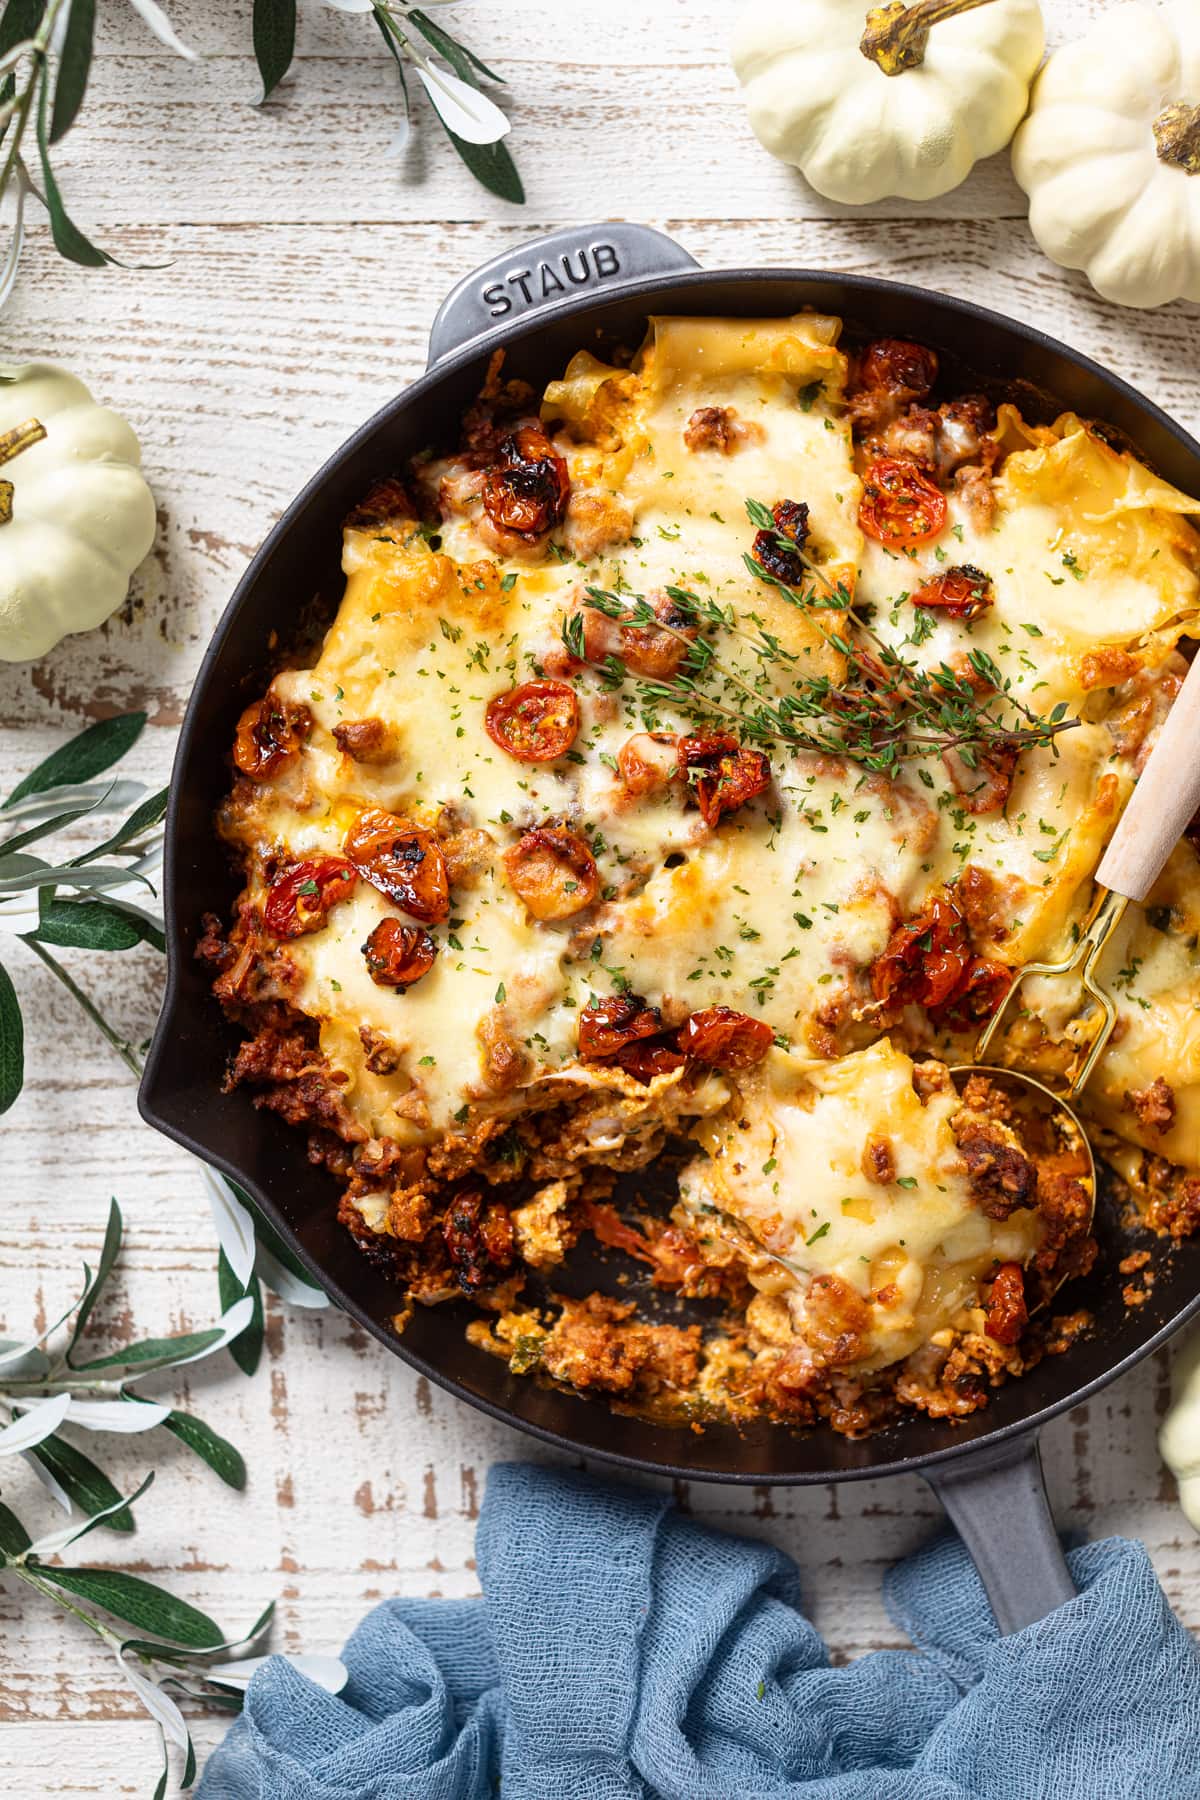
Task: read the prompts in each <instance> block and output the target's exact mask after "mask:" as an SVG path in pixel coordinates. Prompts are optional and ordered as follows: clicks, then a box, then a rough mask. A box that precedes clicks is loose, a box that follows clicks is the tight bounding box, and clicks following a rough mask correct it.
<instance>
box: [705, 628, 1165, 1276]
mask: <svg viewBox="0 0 1200 1800" xmlns="http://www.w3.org/2000/svg"><path fill="white" fill-rule="evenodd" d="M1198 808H1200V656H1197V658H1196V659H1195V660H1194V661H1193V662H1192V664H1191V667H1190V668H1189V669H1188V672H1187V676H1186V678H1185V680H1184V683H1183V686H1182V687H1181V688H1180V690H1179V693H1178V694H1177V695H1176V698H1175V703H1174V705H1173V706H1172V707H1171V710H1170V712H1169V713H1168V714H1167V718H1166V721H1165V723H1164V725H1163V727H1162V730H1161V731H1160V733H1159V737H1158V742H1157V743H1156V744H1155V746H1154V749H1153V750H1152V752H1151V754H1150V756H1149V757H1148V758H1147V761H1146V766H1145V768H1144V769H1143V770H1142V773H1141V776H1140V777H1139V779H1138V782H1137V785H1136V787H1135V788H1134V791H1133V793H1132V795H1131V796H1130V799H1129V803H1128V805H1127V806H1126V808H1125V810H1124V812H1123V813H1122V815H1121V818H1120V820H1119V822H1118V824H1117V828H1116V830H1115V831H1114V833H1113V835H1112V838H1111V839H1110V840H1109V844H1108V848H1107V850H1106V851H1105V853H1104V856H1103V857H1102V859H1101V862H1100V866H1099V868H1098V869H1097V870H1096V875H1095V882H1096V894H1095V897H1094V899H1093V902H1092V906H1091V909H1090V911H1089V913H1088V917H1087V920H1086V921H1085V923H1084V926H1083V929H1082V930H1081V932H1080V934H1079V937H1078V940H1077V941H1076V943H1075V945H1074V948H1073V949H1072V951H1071V954H1070V956H1067V957H1064V958H1063V959H1062V960H1061V961H1059V962H1030V963H1025V964H1024V965H1023V966H1022V967H1021V968H1019V969H1018V970H1017V971H1016V973H1015V974H1014V976H1013V980H1012V985H1011V986H1010V987H1009V989H1008V992H1007V993H1006V994H1005V996H1004V999H1003V1000H1002V1001H1001V1003H1000V1005H999V1007H998V1008H997V1010H996V1012H995V1013H994V1014H993V1015H992V1018H991V1019H990V1020H989V1022H988V1024H987V1025H986V1027H985V1028H984V1030H983V1031H982V1032H981V1034H980V1036H979V1039H978V1041H977V1043H976V1045H975V1050H974V1054H973V1058H972V1061H971V1062H969V1063H959V1064H956V1065H954V1066H953V1067H952V1068H951V1070H950V1076H951V1079H952V1080H953V1082H954V1084H955V1087H956V1088H957V1089H959V1090H960V1091H961V1089H962V1088H963V1087H964V1086H965V1085H966V1083H967V1081H968V1080H969V1079H970V1078H971V1077H972V1076H973V1075H985V1076H987V1077H989V1078H990V1079H991V1080H992V1081H994V1082H996V1083H997V1084H998V1085H1000V1086H1001V1087H1004V1088H1007V1089H1008V1090H1009V1092H1010V1093H1012V1095H1013V1096H1014V1098H1015V1099H1016V1100H1017V1103H1018V1105H1020V1106H1022V1107H1026V1108H1028V1110H1029V1112H1030V1113H1031V1114H1033V1115H1034V1118H1035V1120H1036V1121H1037V1122H1038V1123H1039V1124H1040V1125H1041V1127H1042V1128H1043V1129H1044V1130H1045V1132H1046V1133H1048V1141H1049V1142H1051V1143H1052V1144H1054V1145H1055V1146H1057V1147H1059V1148H1061V1149H1064V1150H1067V1151H1073V1152H1075V1153H1076V1154H1077V1155H1080V1156H1082V1157H1083V1158H1084V1160H1085V1163H1086V1168H1085V1170H1084V1171H1083V1173H1081V1175H1080V1176H1079V1180H1080V1182H1081V1184H1082V1185H1083V1187H1084V1188H1085V1191H1086V1192H1087V1195H1088V1198H1089V1201H1090V1204H1091V1210H1092V1213H1093V1214H1094V1212H1095V1207H1096V1161H1095V1157H1094V1155H1093V1152H1092V1146H1091V1142H1090V1140H1089V1138H1088V1134H1087V1131H1086V1130H1085V1128H1084V1126H1083V1123H1082V1121H1081V1120H1080V1118H1079V1116H1078V1114H1077V1113H1076V1111H1075V1108H1074V1105H1073V1102H1074V1101H1076V1100H1077V1099H1078V1098H1079V1095H1080V1094H1081V1093H1082V1092H1083V1089H1084V1087H1085V1085H1086V1083H1087V1081H1088V1079H1089V1077H1090V1076H1091V1075H1092V1073H1093V1071H1094V1070H1095V1068H1096V1065H1097V1063H1098V1062H1099V1060H1100V1057H1101V1055H1102V1054H1103V1051H1104V1047H1105V1045H1106V1044H1107V1043H1108V1040H1109V1038H1110V1037H1111V1036H1112V1033H1113V1028H1114V1026H1115V1025H1116V1022H1117V1009H1116V1005H1115V1004H1114V1002H1113V999H1112V996H1111V995H1110V994H1109V993H1108V991H1107V990H1106V989H1105V988H1104V987H1103V986H1102V985H1101V983H1100V981H1099V978H1098V974H1097V970H1098V966H1099V963H1100V959H1101V957H1102V956H1103V954H1104V951H1105V949H1106V948H1107V947H1108V944H1109V943H1110V942H1111V940H1112V937H1113V934H1114V933H1115V931H1116V929H1117V927H1118V925H1119V924H1120V923H1121V920H1122V919H1123V918H1124V916H1125V911H1126V908H1127V907H1128V905H1129V902H1130V901H1131V900H1139V901H1140V900H1144V899H1145V898H1146V895H1147V894H1148V893H1149V891H1150V889H1151V888H1152V887H1153V886H1154V883H1155V882H1156V881H1157V880H1158V878H1159V876H1160V875H1161V874H1162V871H1163V869H1164V868H1165V867H1166V863H1167V859H1168V858H1169V856H1170V854H1171V852H1172V850H1173V849H1174V848H1175V846H1176V844H1177V843H1178V842H1179V839H1180V838H1181V837H1182V835H1183V832H1184V828H1185V827H1186V826H1187V824H1188V823H1189V821H1190V820H1191V819H1192V817H1193V815H1194V814H1195V813H1196V811H1197V809H1198ZM1076 970H1079V972H1080V979H1081V982H1082V986H1083V1000H1082V1007H1081V1009H1080V1010H1079V1012H1078V1013H1077V1014H1076V1018H1075V1020H1074V1023H1075V1024H1076V1025H1078V1026H1080V1027H1082V1028H1083V1029H1082V1031H1077V1032H1075V1033H1074V1034H1073V1035H1074V1038H1075V1042H1076V1050H1075V1055H1074V1058H1073V1060H1072V1062H1071V1063H1070V1065H1069V1066H1068V1068H1067V1070H1066V1071H1065V1077H1064V1079H1065V1087H1064V1089H1063V1091H1061V1092H1060V1091H1058V1090H1057V1089H1052V1088H1050V1087H1048V1086H1047V1085H1046V1083H1045V1082H1043V1081H1039V1080H1037V1078H1036V1077H1035V1076H1033V1075H1030V1074H1029V1073H1028V1072H1027V1071H1026V1070H1024V1069H1021V1068H1019V1067H1017V1066H1014V1065H1012V1064H1008V1063H1005V1064H1000V1063H989V1062H988V1061H987V1060H986V1058H987V1055H988V1052H989V1050H991V1049H992V1046H993V1045H996V1044H997V1043H998V1041H999V1039H1000V1035H1001V1028H1002V1026H1003V1023H1004V1020H1005V1018H1006V1017H1011V1009H1012V1004H1013V1001H1014V999H1015V998H1016V995H1017V992H1018V990H1019V989H1020V987H1021V986H1022V984H1023V983H1024V982H1025V981H1026V980H1027V979H1028V977H1029V976H1031V975H1046V976H1058V975H1070V974H1073V973H1074V972H1075V971H1076ZM1093 1020H1095V1021H1096V1022H1095V1025H1094V1028H1093ZM1067 1029H1068V1034H1069V1035H1072V1034H1070V1027H1069V1026H1068V1028H1067ZM706 1210H707V1211H708V1212H709V1213H710V1214H715V1215H716V1216H717V1218H718V1219H719V1221H720V1225H721V1226H722V1227H723V1228H724V1233H723V1234H724V1235H726V1236H729V1237H732V1238H733V1239H735V1240H736V1241H737V1242H738V1243H739V1245H740V1246H742V1247H744V1248H745V1249H747V1250H750V1249H752V1250H753V1252H754V1254H755V1255H757V1256H761V1257H762V1258H764V1259H765V1260H766V1261H767V1262H772V1263H774V1264H775V1265H776V1266H777V1267H778V1268H781V1269H783V1270H785V1271H786V1272H787V1273H788V1274H789V1275H791V1276H792V1277H793V1278H797V1277H798V1278H801V1279H807V1278H808V1277H809V1276H810V1275H811V1273H812V1271H811V1270H810V1269H805V1268H803V1267H802V1266H801V1264H800V1263H798V1262H795V1261H793V1260H792V1259H791V1258H789V1257H786V1256H782V1255H779V1254H777V1253H776V1252H774V1251H771V1250H768V1249H767V1247H766V1245H765V1244H763V1243H762V1242H761V1241H760V1240H759V1239H758V1238H757V1237H756V1236H755V1234H754V1233H753V1231H751V1229H750V1227H749V1226H748V1225H747V1224H746V1223H745V1221H744V1220H742V1219H739V1218H738V1217H737V1216H736V1215H735V1214H732V1213H729V1212H726V1211H725V1210H724V1209H722V1208H720V1207H714V1206H709V1207H707V1208H706ZM1054 1291H1055V1290H1054V1289H1051V1290H1049V1291H1047V1292H1045V1293H1043V1295H1042V1297H1041V1300H1040V1301H1039V1306H1044V1305H1045V1304H1046V1301H1047V1300H1048V1299H1050V1298H1051V1297H1052V1295H1053V1292H1054Z"/></svg>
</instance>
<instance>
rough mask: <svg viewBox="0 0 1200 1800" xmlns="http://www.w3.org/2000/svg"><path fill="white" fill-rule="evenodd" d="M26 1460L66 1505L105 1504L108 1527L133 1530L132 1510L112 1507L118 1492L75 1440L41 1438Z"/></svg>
mask: <svg viewBox="0 0 1200 1800" xmlns="http://www.w3.org/2000/svg"><path fill="white" fill-rule="evenodd" d="M172 1416H174V1415H172ZM165 1424H166V1428H167V1430H170V1428H171V1421H170V1420H169V1419H168V1420H166V1421H165ZM25 1460H26V1461H27V1462H28V1463H29V1464H30V1465H31V1467H32V1468H33V1470H34V1472H35V1474H40V1475H42V1476H44V1477H48V1481H49V1483H52V1484H53V1486H52V1489H51V1491H54V1489H61V1490H62V1493H63V1494H65V1496H66V1498H67V1502H68V1504H69V1505H72V1506H77V1507H78V1508H79V1510H80V1512H83V1513H94V1512H99V1511H100V1510H101V1509H105V1508H106V1509H108V1518H107V1520H106V1523H107V1525H108V1529H109V1530H110V1531H125V1532H128V1531H132V1530H133V1514H132V1513H131V1512H128V1511H116V1512H114V1511H113V1510H112V1503H113V1501H114V1500H116V1501H119V1500H120V1498H121V1495H120V1493H119V1492H118V1490H117V1488H116V1487H114V1485H113V1483H112V1482H111V1481H110V1480H109V1478H108V1476H107V1475H106V1474H105V1473H104V1470H103V1469H101V1468H98V1467H97V1466H96V1464H95V1463H94V1462H93V1461H92V1459H91V1457H89V1456H85V1455H84V1453H83V1451H82V1450H77V1449H76V1448H75V1445H74V1444H69V1443H68V1442H67V1440H66V1438H63V1437H59V1436H58V1434H57V1433H54V1434H52V1435H51V1436H50V1437H47V1438H43V1439H42V1441H41V1443H40V1444H38V1445H37V1447H36V1449H33V1450H30V1451H28V1452H27V1453H26V1458H25Z"/></svg>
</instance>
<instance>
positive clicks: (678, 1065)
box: [616, 1032, 687, 1081]
mask: <svg viewBox="0 0 1200 1800" xmlns="http://www.w3.org/2000/svg"><path fill="white" fill-rule="evenodd" d="M674 1036H675V1034H674V1032H672V1033H670V1034H669V1035H667V1036H664V1037H657V1038H642V1039H640V1040H639V1042H638V1043H636V1044H626V1046H625V1048H624V1050H621V1051H618V1053H617V1058H616V1060H617V1062H618V1063H619V1065H620V1067H621V1068H622V1069H624V1071H625V1073H626V1074H627V1075H632V1076H633V1078H634V1080H635V1081H653V1080H654V1077H655V1076H656V1075H669V1074H671V1073H672V1071H673V1070H675V1069H682V1067H683V1065H684V1063H685V1062H686V1061H687V1058H686V1056H684V1054H683V1052H682V1051H681V1050H677V1049H676V1048H675V1042H674Z"/></svg>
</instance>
